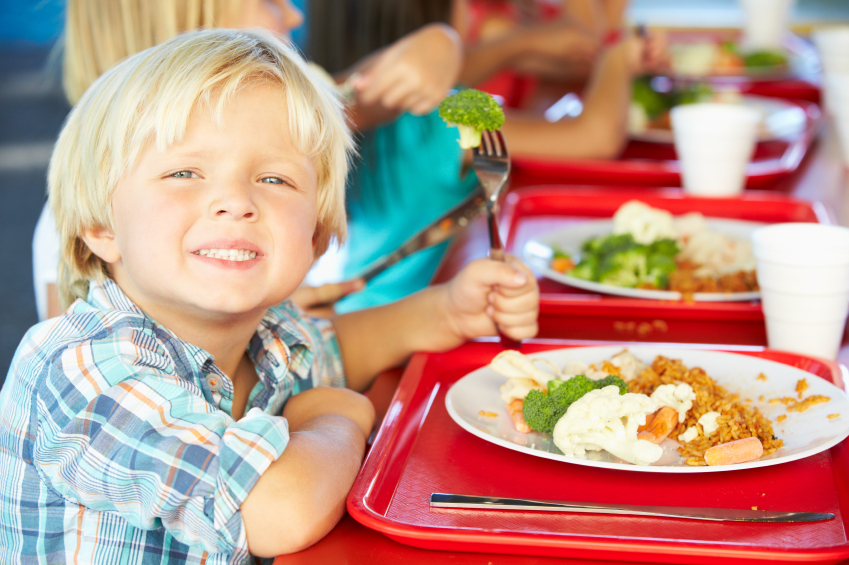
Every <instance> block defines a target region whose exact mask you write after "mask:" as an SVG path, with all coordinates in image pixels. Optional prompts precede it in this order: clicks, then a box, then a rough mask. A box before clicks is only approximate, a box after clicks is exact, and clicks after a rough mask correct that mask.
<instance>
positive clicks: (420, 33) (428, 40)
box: [348, 24, 463, 130]
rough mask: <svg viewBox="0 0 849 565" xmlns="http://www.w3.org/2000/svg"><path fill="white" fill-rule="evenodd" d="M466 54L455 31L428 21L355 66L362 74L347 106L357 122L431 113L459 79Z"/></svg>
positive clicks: (363, 126)
mask: <svg viewBox="0 0 849 565" xmlns="http://www.w3.org/2000/svg"><path fill="white" fill-rule="evenodd" d="M462 57H463V54H462V46H461V44H460V39H459V37H458V36H457V33H456V32H455V31H454V30H453V29H452V28H451V27H450V26H448V25H445V24H430V25H427V26H425V27H423V28H421V29H419V30H417V31H415V32H413V33H410V34H408V35H406V36H404V37H402V38H401V39H399V40H398V41H396V42H395V43H393V44H392V45H390V46H388V47H386V48H385V49H382V50H381V51H379V52H377V53H375V54H373V55H371V56H369V57H367V58H366V59H364V60H363V61H362V62H361V63H360V64H358V65H357V66H356V67H355V68H354V69H353V70H352V72H356V73H358V74H359V75H360V76H359V77H358V78H357V79H356V80H355V81H354V84H353V87H354V90H355V93H356V96H355V101H354V104H353V105H352V106H351V107H350V108H349V111H348V112H349V116H350V117H351V121H352V122H353V124H354V127H355V128H356V129H358V130H365V129H369V128H371V127H374V126H377V125H379V124H381V123H383V122H386V121H389V120H391V119H394V118H395V117H397V116H398V114H400V113H402V112H412V113H413V114H419V115H421V114H426V113H428V112H430V111H431V110H433V109H434V108H435V107H436V106H437V105H438V104H439V103H440V102H441V101H442V99H443V98H445V95H446V93H447V92H448V89H449V88H451V87H452V86H453V85H454V84H455V82H456V80H457V76H458V74H459V72H460V65H461V64H462Z"/></svg>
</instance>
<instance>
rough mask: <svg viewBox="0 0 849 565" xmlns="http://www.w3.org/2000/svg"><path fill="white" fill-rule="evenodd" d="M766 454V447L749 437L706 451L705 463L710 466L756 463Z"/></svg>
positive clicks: (756, 439)
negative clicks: (755, 461)
mask: <svg viewBox="0 0 849 565" xmlns="http://www.w3.org/2000/svg"><path fill="white" fill-rule="evenodd" d="M763 454H764V446H763V444H762V443H761V440H759V439H758V438H756V437H747V438H744V439H738V440H735V441H729V442H728V443H722V444H720V445H715V446H713V447H711V448H710V449H708V450H707V451H705V462H706V463H707V464H708V465H710V466H714V465H734V464H735V463H745V462H746V461H754V460H755V459H758V458H759V457H760V456H761V455H763Z"/></svg>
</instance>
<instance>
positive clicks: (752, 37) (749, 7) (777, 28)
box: [740, 0, 795, 49]
mask: <svg viewBox="0 0 849 565" xmlns="http://www.w3.org/2000/svg"><path fill="white" fill-rule="evenodd" d="M794 4H795V0H740V5H741V6H742V7H743V11H744V12H745V23H744V25H743V46H744V48H746V49H776V48H779V47H781V39H782V37H783V36H784V33H785V32H786V31H787V24H788V22H789V20H790V12H791V11H792V9H793V5H794Z"/></svg>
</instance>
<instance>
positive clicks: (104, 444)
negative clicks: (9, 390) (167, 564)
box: [34, 349, 289, 555]
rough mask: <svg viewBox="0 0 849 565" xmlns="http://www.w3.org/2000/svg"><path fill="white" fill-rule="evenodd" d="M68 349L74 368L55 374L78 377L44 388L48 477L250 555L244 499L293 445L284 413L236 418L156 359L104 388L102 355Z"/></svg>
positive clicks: (88, 499) (114, 508) (41, 433)
mask: <svg viewBox="0 0 849 565" xmlns="http://www.w3.org/2000/svg"><path fill="white" fill-rule="evenodd" d="M68 355H71V356H75V359H76V360H77V363H76V364H75V365H74V366H75V367H78V369H77V374H68V373H69V372H72V370H70V369H68V370H66V371H64V372H65V375H64V376H65V378H62V379H56V382H65V383H68V382H69V381H70V383H71V386H68V387H66V389H65V390H59V389H54V388H53V387H50V386H47V387H45V388H46V390H43V391H42V392H40V393H39V407H40V408H39V426H38V435H37V438H36V447H35V453H34V463H35V465H36V467H37V468H38V469H39V472H40V473H41V476H42V478H43V479H44V480H45V481H46V483H47V484H48V485H49V486H50V487H52V488H53V489H55V490H56V491H57V492H58V493H60V494H61V495H62V496H64V497H66V498H68V499H70V500H72V501H75V502H77V503H79V504H81V505H83V506H85V507H87V508H90V509H93V510H99V511H109V512H116V513H118V514H120V515H121V516H122V517H123V518H124V519H126V520H127V522H128V523H129V524H131V525H132V526H135V527H138V528H143V529H156V528H160V527H164V528H165V529H166V530H167V531H168V533H169V534H171V535H173V536H174V537H175V538H176V539H177V540H179V541H181V542H183V543H186V544H188V545H193V546H201V547H203V549H204V550H206V551H208V552H210V553H221V552H223V553H231V554H232V553H237V554H244V555H247V538H246V535H245V529H244V524H243V522H242V518H241V513H240V512H239V507H240V505H241V504H242V502H243V501H244V500H245V499H246V498H247V496H248V494H249V493H250V491H251V489H252V488H253V486H254V485H255V484H256V482H257V480H259V478H260V476H261V475H262V473H263V472H264V471H265V470H266V469H267V468H268V466H269V465H271V463H272V462H274V461H275V460H276V459H277V458H278V457H280V455H281V454H282V453H283V450H284V449H285V448H286V445H287V443H288V441H289V430H288V425H287V423H286V420H285V419H283V418H281V417H277V416H270V415H268V414H265V413H263V412H262V411H261V410H253V411H251V412H250V413H249V414H248V416H247V417H245V418H243V419H241V420H240V421H238V422H234V421H233V419H232V418H231V417H230V416H229V415H227V414H226V413H224V412H222V411H220V410H218V409H217V408H216V407H215V406H213V405H211V404H209V403H207V402H206V401H205V400H204V398H203V397H202V394H201V391H200V389H199V388H197V386H196V385H194V383H192V382H191V381H189V380H188V379H184V378H182V377H179V376H175V375H170V374H167V373H164V372H161V373H160V372H155V371H152V370H151V369H150V368H146V372H145V373H143V374H135V375H131V376H129V377H128V378H124V379H121V380H120V381H119V382H117V383H115V384H113V385H112V386H109V387H108V388H104V389H103V390H100V391H98V390H97V389H98V387H100V386H102V385H103V384H104V383H105V381H104V379H102V378H100V377H101V376H102V373H101V371H102V370H103V366H102V364H98V365H88V366H86V365H85V364H83V363H80V362H79V360H80V355H81V352H80V351H79V349H78V350H76V351H74V350H70V351H66V352H65V354H64V355H63V357H67V356H68ZM68 360H69V359H68ZM66 365H67V363H66ZM126 369H128V370H130V369H133V367H127V368H126ZM136 369H138V368H136ZM54 370H60V369H57V368H54ZM49 382H50V380H49V379H48V383H49ZM94 393H96V394H94Z"/></svg>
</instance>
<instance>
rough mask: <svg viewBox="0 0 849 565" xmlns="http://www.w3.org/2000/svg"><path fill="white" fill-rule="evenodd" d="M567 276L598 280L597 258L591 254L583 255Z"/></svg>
mask: <svg viewBox="0 0 849 565" xmlns="http://www.w3.org/2000/svg"><path fill="white" fill-rule="evenodd" d="M569 276H570V277H575V278H578V279H584V280H586V281H595V280H598V259H596V257H595V256H593V255H589V256H587V257H584V258H583V259H581V262H580V263H578V264H577V265H575V268H573V269H572V270H571V271H569Z"/></svg>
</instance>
